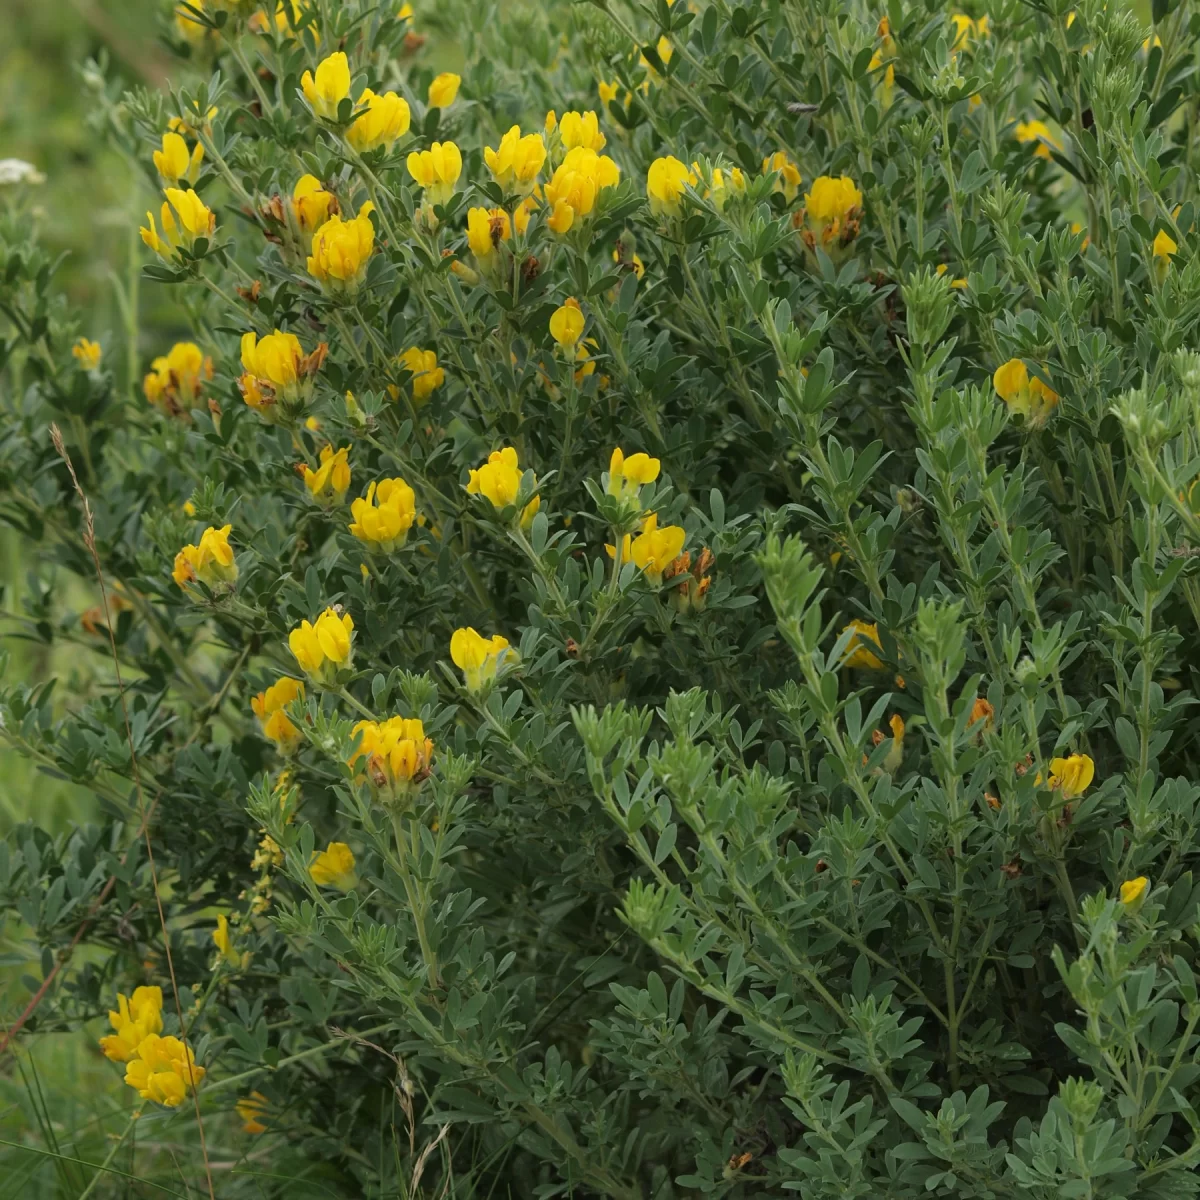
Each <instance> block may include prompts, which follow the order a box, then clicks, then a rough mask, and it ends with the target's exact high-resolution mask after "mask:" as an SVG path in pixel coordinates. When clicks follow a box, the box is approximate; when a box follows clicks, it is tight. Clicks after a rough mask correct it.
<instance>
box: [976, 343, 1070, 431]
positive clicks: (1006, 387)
mask: <svg viewBox="0 0 1200 1200" xmlns="http://www.w3.org/2000/svg"><path fill="white" fill-rule="evenodd" d="M992 386H993V387H995V389H996V393H997V395H999V397H1000V399H1001V400H1003V401H1004V403H1005V404H1007V405H1008V407H1009V411H1011V412H1015V413H1020V414H1021V416H1023V417H1024V418H1025V420H1026V421H1027V422H1028V423H1029V424H1030V425H1031V426H1032V427H1033V428H1034V429H1037V428H1040V427H1041V426H1042V425H1044V424H1045V423H1046V419H1047V417H1049V416H1050V414H1051V412H1053V411H1054V407H1055V405H1057V404H1058V393H1057V392H1055V391H1052V390H1051V389H1050V388H1049V387H1047V386H1046V384H1044V383H1043V382H1042V381H1041V380H1040V379H1038V378H1037V377H1036V376H1034V377H1033V378H1031V377H1030V375H1029V369H1028V368H1027V367H1026V366H1025V364H1024V363H1023V362H1022V361H1021V360H1020V359H1019V358H1010V359H1009V360H1008V362H1006V363H1001V365H1000V366H998V367H997V368H996V371H995V373H994V374H993V375H992Z"/></svg>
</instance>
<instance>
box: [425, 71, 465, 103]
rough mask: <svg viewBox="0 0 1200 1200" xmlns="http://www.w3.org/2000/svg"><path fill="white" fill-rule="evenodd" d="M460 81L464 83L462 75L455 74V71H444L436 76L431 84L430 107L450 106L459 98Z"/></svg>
mask: <svg viewBox="0 0 1200 1200" xmlns="http://www.w3.org/2000/svg"><path fill="white" fill-rule="evenodd" d="M460 83H462V76H461V75H455V74H454V72H453V71H443V72H442V73H441V74H440V75H438V76H436V77H435V78H434V80H433V82H432V83H431V84H430V85H429V97H428V98H429V107H430V108H449V107H450V105H452V104H453V103H454V101H455V100H456V99H457V98H458V85H459V84H460Z"/></svg>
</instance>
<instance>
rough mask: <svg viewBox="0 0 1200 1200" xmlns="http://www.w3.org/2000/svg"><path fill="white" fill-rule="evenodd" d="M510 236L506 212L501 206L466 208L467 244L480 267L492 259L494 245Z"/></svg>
mask: <svg viewBox="0 0 1200 1200" xmlns="http://www.w3.org/2000/svg"><path fill="white" fill-rule="evenodd" d="M511 237H512V225H511V223H510V221H509V219H508V213H506V212H505V211H504V209H502V208H469V209H467V245H468V246H470V247H471V253H472V254H474V255H475V261H476V262H477V263H478V264H479V265H480V267H486V266H488V265H489V264H490V263H491V262H492V261H493V255H494V254H495V252H496V247H497V246H499V245H500V243H501V242H507V241H508V240H509V238H511Z"/></svg>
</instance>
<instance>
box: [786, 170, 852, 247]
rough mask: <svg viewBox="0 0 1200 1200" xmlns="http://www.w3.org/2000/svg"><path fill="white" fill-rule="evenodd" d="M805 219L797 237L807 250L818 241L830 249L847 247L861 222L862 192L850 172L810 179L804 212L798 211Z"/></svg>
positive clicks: (815, 245)
mask: <svg viewBox="0 0 1200 1200" xmlns="http://www.w3.org/2000/svg"><path fill="white" fill-rule="evenodd" d="M797 215H798V216H800V217H801V218H802V220H803V222H804V227H803V228H802V229H801V232H800V236H801V237H802V238H803V239H804V244H805V245H806V246H808V248H809V249H810V250H814V249H816V247H817V245H818V244H819V245H820V246H821V248H822V249H824V250H830V249H833V248H835V247H838V246H846V245H848V244H849V243H850V242H852V241H853V240H854V238H856V237H857V236H858V231H859V227H860V225H861V222H862V192H860V191H859V190H858V188H857V187H856V186H855V184H854V180H853V179H851V178H850V176H849V175H841V176H838V178H836V179H835V178H834V177H833V176H831V175H822V176H820V177H819V178H817V179H814V180H813V182H812V189H811V190H810V191H808V192H806V193H805V196H804V209H803V212H802V213H800V214H797Z"/></svg>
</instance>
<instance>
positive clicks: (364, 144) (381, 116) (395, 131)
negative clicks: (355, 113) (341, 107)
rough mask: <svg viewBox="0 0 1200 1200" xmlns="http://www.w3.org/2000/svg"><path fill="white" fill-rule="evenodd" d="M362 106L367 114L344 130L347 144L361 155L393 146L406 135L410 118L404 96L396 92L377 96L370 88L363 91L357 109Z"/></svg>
mask: <svg viewBox="0 0 1200 1200" xmlns="http://www.w3.org/2000/svg"><path fill="white" fill-rule="evenodd" d="M364 105H366V108H367V111H366V112H365V113H363V114H362V116H361V117H357V118H355V120H354V123H353V124H352V125H351V126H350V128H349V129H347V130H346V140H347V141H348V142H349V143H350V145H351V146H353V147H354V149H355V150H357V151H358V152H359V153H360V154H363V153H366V151H368V150H377V149H379V147H380V146H394V145H395V144H396V142H397V141H398V140H399V139H400V138H402V137H403V136H404V135H405V134H406V133H407V132H408V127H409V125H411V124H412V114H411V112H410V111H409V108H408V101H407V100H405V99H404V97H403V96H398V95H397V94H396V93H395V92H384V93H383V95H382V96H380V95H376V94H375V93H374V92H373V91H371V89H370V88H364V89H363V91H362V92H361V93H360V95H359V97H358V104H357V106H356V107H358V108H362V107H363V106H364Z"/></svg>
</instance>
